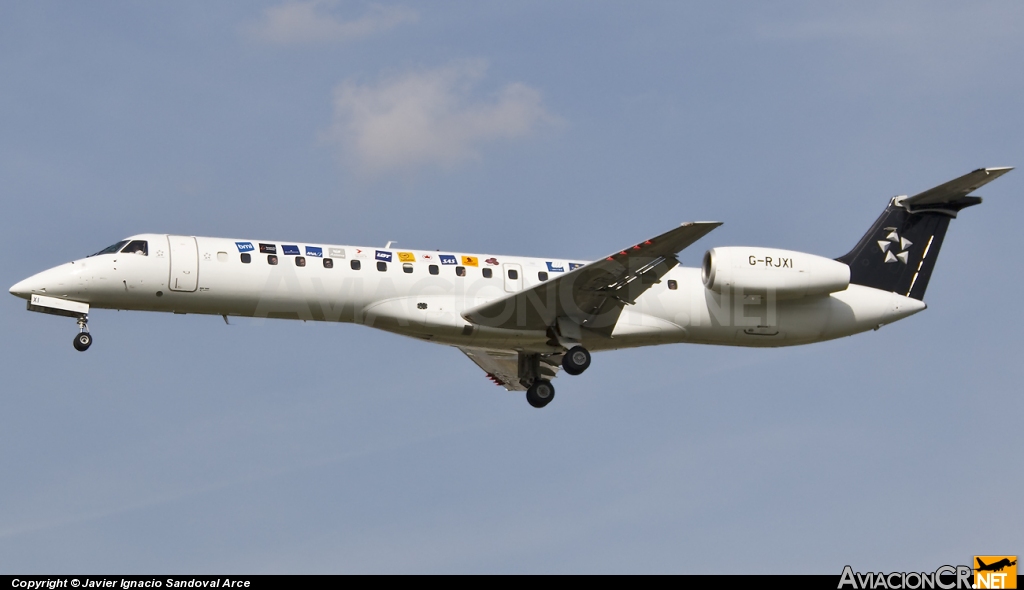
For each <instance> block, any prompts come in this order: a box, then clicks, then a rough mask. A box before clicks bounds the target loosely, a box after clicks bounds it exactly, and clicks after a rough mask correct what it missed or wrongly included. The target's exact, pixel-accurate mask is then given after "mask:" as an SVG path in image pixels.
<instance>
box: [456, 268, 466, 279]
mask: <svg viewBox="0 0 1024 590" xmlns="http://www.w3.org/2000/svg"><path fill="white" fill-rule="evenodd" d="M455 276H458V277H464V276H466V267H465V266H456V267H455Z"/></svg>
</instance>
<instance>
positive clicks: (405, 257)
mask: <svg viewBox="0 0 1024 590" xmlns="http://www.w3.org/2000/svg"><path fill="white" fill-rule="evenodd" d="M398 261H399V262H416V255H415V254H413V253H412V252H399V253H398Z"/></svg>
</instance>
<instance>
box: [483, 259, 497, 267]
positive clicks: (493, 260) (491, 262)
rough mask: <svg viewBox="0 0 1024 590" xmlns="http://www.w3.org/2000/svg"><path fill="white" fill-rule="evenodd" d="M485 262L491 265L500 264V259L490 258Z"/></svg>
mask: <svg viewBox="0 0 1024 590" xmlns="http://www.w3.org/2000/svg"><path fill="white" fill-rule="evenodd" d="M484 262H486V263H487V264H490V265H491V266H498V259H497V258H488V259H487V260H484Z"/></svg>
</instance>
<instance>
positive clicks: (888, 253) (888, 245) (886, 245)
mask: <svg viewBox="0 0 1024 590" xmlns="http://www.w3.org/2000/svg"><path fill="white" fill-rule="evenodd" d="M885 229H886V231H888V232H889V235H887V236H885V239H884V240H878V247H879V248H881V249H882V252H883V253H884V254H885V263H886V264H888V263H890V262H896V261H899V262H902V263H903V264H906V263H907V259H908V258H910V247H911V246H913V245H914V242H911V241H910V240H908V239H907V238H901V237H900V236H899V234H897V233H896V228H894V227H887V228H885Z"/></svg>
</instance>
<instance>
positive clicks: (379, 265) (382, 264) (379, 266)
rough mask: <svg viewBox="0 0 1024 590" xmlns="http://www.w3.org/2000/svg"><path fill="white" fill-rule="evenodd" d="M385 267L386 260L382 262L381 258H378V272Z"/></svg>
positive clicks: (386, 266)
mask: <svg viewBox="0 0 1024 590" xmlns="http://www.w3.org/2000/svg"><path fill="white" fill-rule="evenodd" d="M387 269H388V263H387V262H384V261H383V260H378V261H377V270H379V271H380V272H384V271H386V270H387Z"/></svg>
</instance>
